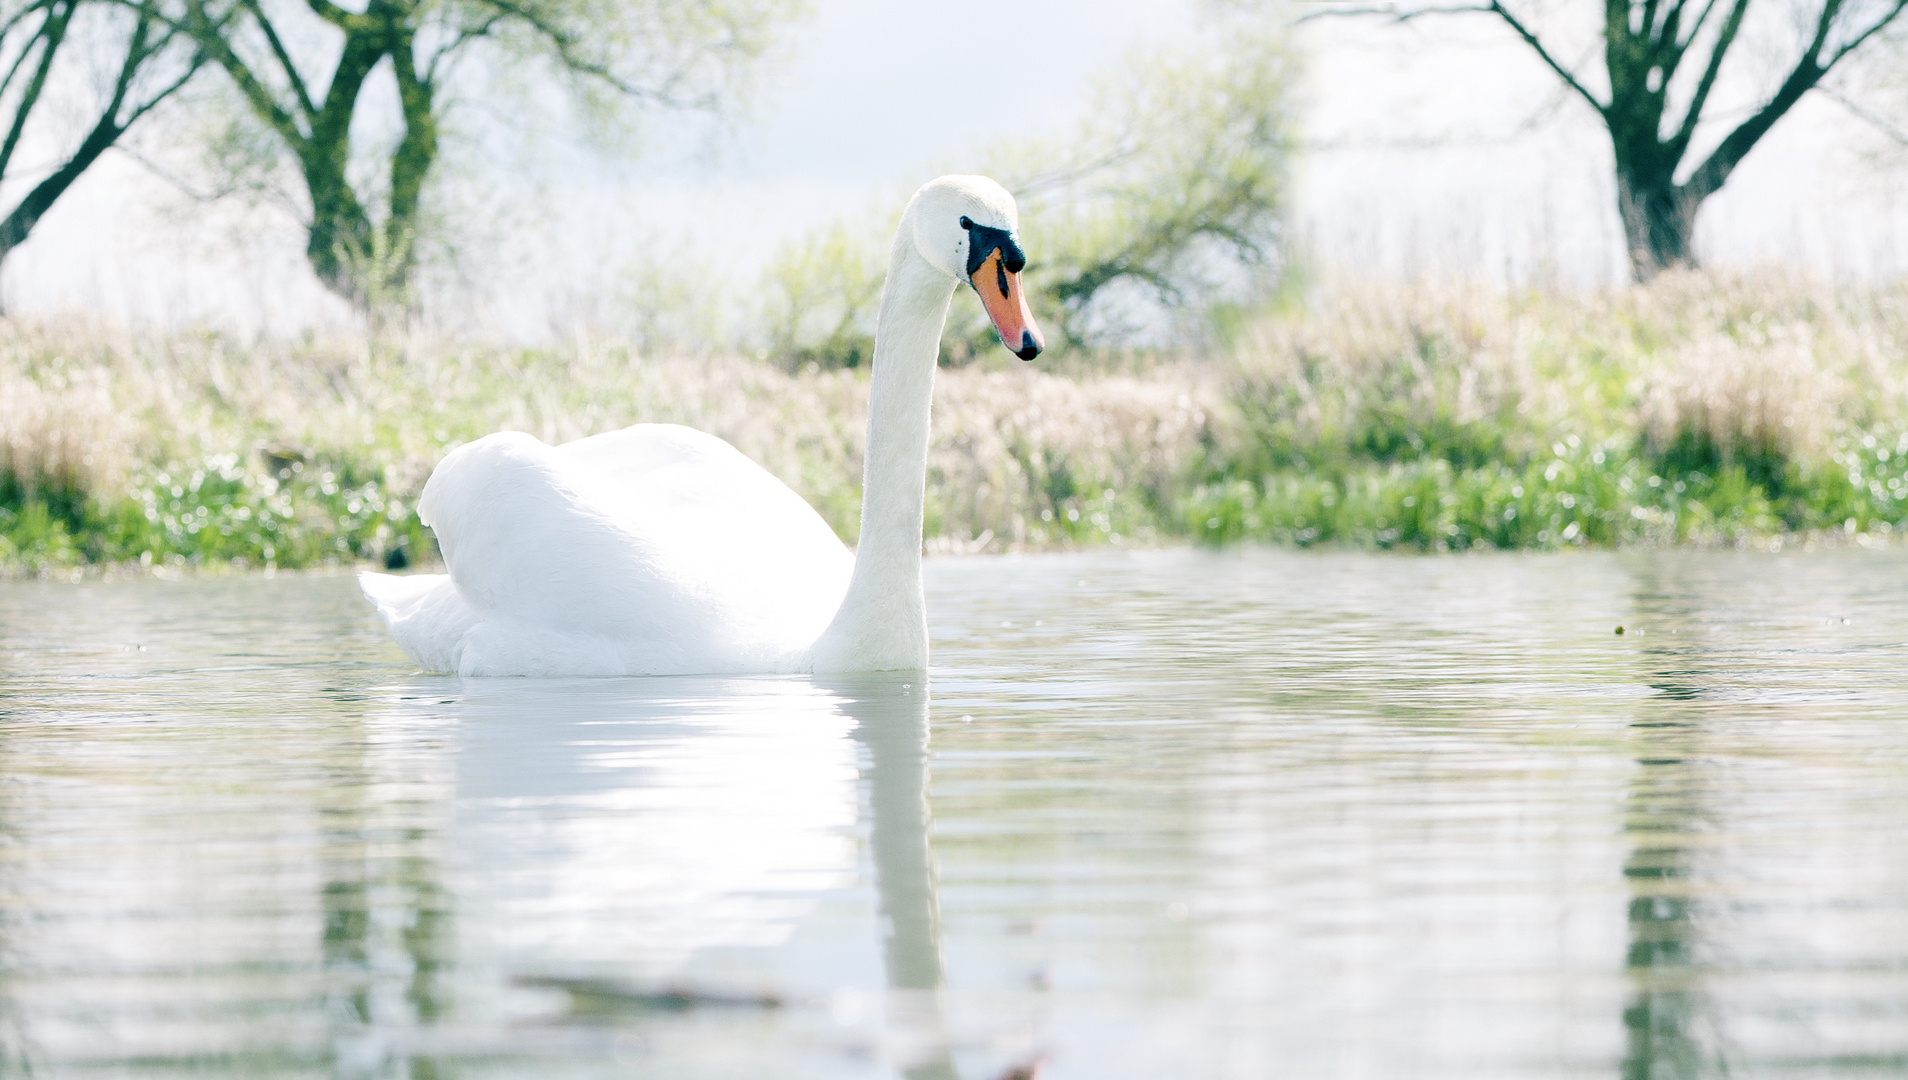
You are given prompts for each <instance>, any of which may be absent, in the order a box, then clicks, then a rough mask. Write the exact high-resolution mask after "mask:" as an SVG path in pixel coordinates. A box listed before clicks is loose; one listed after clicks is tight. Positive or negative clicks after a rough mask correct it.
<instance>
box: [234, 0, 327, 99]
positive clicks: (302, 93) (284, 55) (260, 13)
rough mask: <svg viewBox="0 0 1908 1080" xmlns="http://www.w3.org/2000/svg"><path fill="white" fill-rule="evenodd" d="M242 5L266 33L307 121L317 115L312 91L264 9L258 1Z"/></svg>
mask: <svg viewBox="0 0 1908 1080" xmlns="http://www.w3.org/2000/svg"><path fill="white" fill-rule="evenodd" d="M240 3H242V4H243V5H244V6H245V8H246V9H247V10H249V11H250V12H251V13H252V21H253V22H255V23H257V24H258V28H259V30H260V31H261V32H262V33H264V35H265V42H266V44H268V45H270V46H271V49H272V55H273V56H276V57H277V58H278V66H279V67H280V68H282V69H283V70H284V72H285V79H286V81H287V82H289V83H291V88H292V94H293V95H294V96H296V97H297V98H298V108H299V111H301V112H303V113H304V114H305V116H306V118H307V119H309V118H310V117H312V116H315V115H317V112H318V105H317V103H316V102H314V101H312V99H311V91H309V90H307V89H305V80H304V78H303V77H302V76H300V75H299V74H298V65H296V64H294V63H292V58H291V53H289V52H287V51H286V49H285V43H284V42H282V41H280V40H279V39H278V31H277V30H276V29H275V28H274V27H273V26H272V23H271V20H270V19H267V18H266V17H265V12H264V9H262V8H260V7H259V4H258V0H240Z"/></svg>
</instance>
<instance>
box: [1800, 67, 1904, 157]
mask: <svg viewBox="0 0 1908 1080" xmlns="http://www.w3.org/2000/svg"><path fill="white" fill-rule="evenodd" d="M1815 92H1816V93H1818V94H1821V95H1822V96H1824V97H1826V98H1828V99H1829V100H1830V101H1833V102H1835V103H1836V104H1838V105H1840V106H1841V107H1842V108H1844V109H1847V110H1848V111H1849V112H1851V113H1853V114H1855V116H1856V118H1857V119H1860V120H1863V121H1865V122H1867V123H1868V124H1870V125H1872V126H1873V127H1874V128H1875V129H1876V130H1877V131H1880V132H1881V133H1882V134H1883V135H1886V136H1888V137H1889V138H1891V139H1893V140H1895V141H1896V142H1898V143H1900V144H1901V145H1903V146H1908V131H1903V130H1902V129H1900V128H1898V127H1896V126H1895V125H1893V124H1891V123H1889V122H1888V121H1887V120H1885V119H1883V118H1882V117H1879V116H1876V115H1875V114H1874V113H1872V112H1869V111H1868V110H1867V109H1865V108H1863V107H1862V106H1860V105H1857V104H1855V103H1854V102H1853V101H1850V100H1849V99H1848V97H1847V96H1846V95H1844V94H1843V93H1842V92H1841V91H1840V90H1837V89H1835V88H1834V87H1832V86H1823V85H1821V84H1820V83H1818V84H1816V87H1815Z"/></svg>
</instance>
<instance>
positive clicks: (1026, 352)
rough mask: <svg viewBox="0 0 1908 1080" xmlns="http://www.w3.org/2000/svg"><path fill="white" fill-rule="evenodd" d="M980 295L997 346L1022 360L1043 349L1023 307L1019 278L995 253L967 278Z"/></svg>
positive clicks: (1037, 353)
mask: <svg viewBox="0 0 1908 1080" xmlns="http://www.w3.org/2000/svg"><path fill="white" fill-rule="evenodd" d="M968 280H969V281H970V282H972V283H973V286H974V291H975V292H977V293H979V294H980V298H981V306H982V307H984V308H986V309H987V317H988V318H989V319H992V320H993V321H994V330H995V331H996V332H998V333H999V334H1000V340H1001V344H1003V345H1005V346H1007V349H1008V351H1009V352H1012V353H1013V354H1014V355H1015V356H1018V357H1020V358H1021V359H1022V360H1032V359H1033V358H1034V357H1036V356H1039V355H1040V350H1041V349H1044V348H1046V347H1047V344H1046V341H1045V339H1043V338H1042V337H1041V336H1040V327H1038V326H1036V325H1034V317H1033V312H1032V311H1031V310H1029V309H1028V307H1027V294H1026V293H1025V292H1024V291H1022V290H1021V288H1020V275H1019V274H1018V273H1015V272H1013V271H1010V270H1008V269H1007V267H1006V266H1004V265H1003V264H1002V262H1001V255H1000V252H999V251H998V250H997V251H995V252H994V253H993V254H991V255H989V256H987V258H986V259H985V260H984V261H983V262H982V263H981V264H980V268H979V269H978V270H975V271H974V276H973V277H971V278H969V279H968Z"/></svg>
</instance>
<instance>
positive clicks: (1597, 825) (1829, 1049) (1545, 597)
mask: <svg viewBox="0 0 1908 1080" xmlns="http://www.w3.org/2000/svg"><path fill="white" fill-rule="evenodd" d="M929 591H930V597H929V604H930V609H931V611H932V613H933V615H932V617H933V623H934V639H935V657H934V658H935V670H934V671H933V673H932V678H931V682H932V686H931V687H926V686H921V685H914V684H916V683H918V681H919V680H918V678H914V677H909V678H906V679H889V678H869V679H858V680H834V681H830V682H825V683H812V682H810V681H809V680H805V679H740V680H718V679H657V680H615V681H601V682H589V681H575V682H570V681H566V682H535V681H527V680H498V681H491V682H484V681H460V680H457V679H453V678H441V677H423V676H416V675H413V674H411V672H410V668H409V666H408V665H407V664H406V663H405V662H404V661H403V659H402V657H401V655H400V654H398V653H397V652H396V651H395V650H394V649H393V648H392V647H391V646H389V645H388V644H387V643H386V641H385V639H384V637H383V634H382V632H381V630H380V628H379V626H378V625H377V623H376V622H375V620H374V619H373V618H372V617H371V616H370V615H369V613H368V610H367V609H366V608H365V606H364V605H363V604H362V603H361V602H360V601H359V600H358V599H357V598H356V596H355V592H354V588H353V585H352V583H351V582H350V580H349V579H345V578H299V577H289V578H287V577H280V578H277V579H275V580H266V579H260V578H250V579H239V580H200V581H185V582H160V581H136V582H117V583H95V584H84V585H53V584H13V585H0V1075H7V1076H13V1075H23V1076H24V1075H32V1076H42V1077H65V1076H81V1077H105V1076H168V1075H188V1076H218V1077H232V1078H240V1077H244V1078H251V1077H285V1076H341V1077H471V1078H476V1077H626V1076H645V1077H650V1076H653V1077H668V1078H700V1077H844V1078H860V1077H893V1076H896V1075H900V1074H901V1073H902V1072H903V1071H904V1070H905V1071H906V1074H907V1075H909V1076H912V1077H941V1078H946V1077H949V1076H956V1075H958V1076H960V1077H964V1078H968V1080H995V1078H997V1077H999V1076H1001V1075H1002V1074H1003V1072H1004V1071H1006V1070H1007V1069H1009V1068H1011V1067H1012V1066H1014V1065H1017V1064H1023V1063H1026V1062H1029V1061H1032V1060H1034V1059H1036V1058H1042V1057H1044V1062H1045V1064H1044V1067H1043V1068H1042V1071H1041V1073H1040V1075H1041V1076H1042V1077H1045V1078H1063V1077H1071V1078H1096V1080H1097V1078H1120V1077H1161V1078H1183V1077H1241V1078H1244V1077H1307V1078H1309V1077H1371V1078H1395V1077H1431V1076H1435V1077H1453V1078H1458V1077H1462V1078H1478V1077H1549V1076H1573V1077H1574V1076H1585V1077H1624V1078H1646V1077H1647V1078H1657V1080H1661V1078H1669V1077H1684V1076H1724V1075H1727V1076H1736V1077H1742V1076H1754V1077H1778V1076H1796V1077H1804V1076H1806V1077H1854V1076H1884V1075H1886V1076H1895V1075H1908V644H1905V643H1908V552H1884V553H1870V552H1862V551H1847V552H1829V553H1815V554H1808V555H1795V556H1773V555H1751V554H1735V553H1725V554H1702V553H1668V554H1660V553H1659V554H1651V553H1643V554H1625V555H1607V554H1606V555H1564V556H1542V557H1527V556H1503V557H1455V558H1440V559H1420V558H1392V557H1374V556H1366V555H1352V554H1336V555H1335V554H1322V555H1320V554H1286V553H1270V552H1256V551H1254V552H1244V553H1236V552H1235V553H1230V554H1220V555H1212V554H1200V553H1190V552H1179V553H1159V554H1149V555H1142V556H1124V555H1120V554H1117V553H1107V554H1097V555H1087V556H1064V557H1040V558H1023V559H976V560H948V561H937V562H933V563H931V564H930V567H929ZM1619 623H1620V624H1622V625H1624V626H1625V627H1626V628H1628V629H1629V631H1630V632H1629V633H1627V634H1625V635H1624V636H1621V637H1618V636H1616V635H1614V634H1613V633H1612V632H1611V631H1612V628H1613V627H1614V626H1616V625H1617V624H1619ZM1639 631H1640V632H1639ZM904 683H905V684H908V685H903V684H904ZM924 792H925V799H924V797H923V793H924ZM665 991H685V992H688V993H689V994H690V995H708V996H725V997H728V998H740V999H743V1000H741V1001H739V1002H738V1001H734V1000H731V1001H727V1002H718V1001H696V1000H692V1001H690V1002H688V1003H686V1004H685V1003H683V1002H670V1001H666V1000H659V999H658V997H657V996H656V995H658V994H660V993H663V992H665ZM771 996H772V997H773V998H775V999H778V1000H779V1002H780V1004H779V1005H778V1006H775V1007H768V1006H767V1005H766V1004H765V1003H764V1002H762V1001H759V1000H753V999H760V998H764V997H771Z"/></svg>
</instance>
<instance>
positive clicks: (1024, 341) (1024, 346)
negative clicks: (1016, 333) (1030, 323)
mask: <svg viewBox="0 0 1908 1080" xmlns="http://www.w3.org/2000/svg"><path fill="white" fill-rule="evenodd" d="M1014 355H1015V356H1018V357H1020V358H1021V359H1022V360H1032V359H1033V358H1034V357H1036V356H1039V355H1040V345H1039V344H1038V343H1037V342H1035V341H1034V336H1033V332H1032V331H1030V330H1022V331H1021V332H1020V348H1018V349H1015V350H1014Z"/></svg>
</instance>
